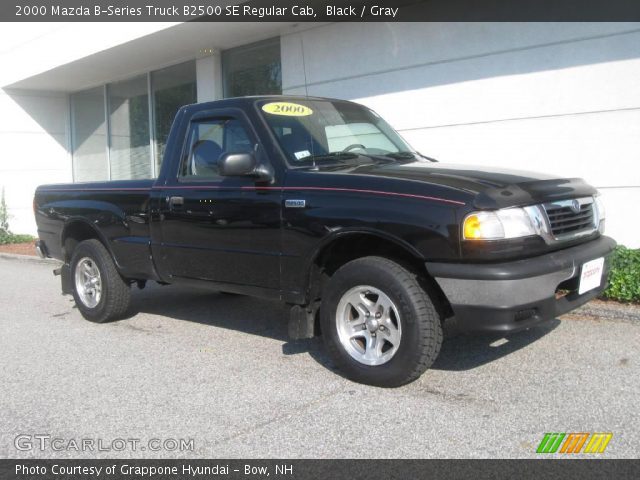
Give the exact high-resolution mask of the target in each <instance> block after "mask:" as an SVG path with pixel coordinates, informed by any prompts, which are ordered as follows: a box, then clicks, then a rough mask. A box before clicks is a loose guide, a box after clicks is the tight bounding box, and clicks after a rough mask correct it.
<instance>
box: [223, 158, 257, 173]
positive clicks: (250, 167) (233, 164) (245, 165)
mask: <svg viewBox="0 0 640 480" xmlns="http://www.w3.org/2000/svg"><path fill="white" fill-rule="evenodd" d="M255 170H256V157H255V156H254V155H253V153H249V152H242V153H225V154H224V155H222V157H220V159H219V160H218V171H219V173H220V175H223V176H226V177H238V176H245V175H253V174H255Z"/></svg>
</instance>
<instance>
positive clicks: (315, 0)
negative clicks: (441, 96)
mask: <svg viewBox="0 0 640 480" xmlns="http://www.w3.org/2000/svg"><path fill="white" fill-rule="evenodd" d="M0 21H3V22H34V21H35V22H91V21H99V22H109V21H114V22H122V21H135V22H144V21H153V22H166V21H176V22H185V21H208V22H340V21H345V22H360V21H366V22H372V21H381V22H426V21H483V22H485V21H640V2H639V1H638V0H396V1H388V0H387V1H384V0H381V1H375V0H365V1H363V0H353V1H348V0H347V1H343V0H334V1H331V0H285V1H276V0H253V1H247V2H242V1H236V2H232V1H226V2H225V1H217V0H13V1H11V0H5V1H3V2H0Z"/></svg>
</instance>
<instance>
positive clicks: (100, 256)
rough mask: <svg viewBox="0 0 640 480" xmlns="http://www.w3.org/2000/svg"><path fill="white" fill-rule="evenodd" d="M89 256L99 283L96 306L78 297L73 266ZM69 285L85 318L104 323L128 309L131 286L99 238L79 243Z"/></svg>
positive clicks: (75, 267) (72, 267)
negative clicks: (117, 268)
mask: <svg viewBox="0 0 640 480" xmlns="http://www.w3.org/2000/svg"><path fill="white" fill-rule="evenodd" d="M85 258H88V259H90V260H91V261H92V262H93V263H94V264H95V266H96V267H97V269H98V270H99V272H100V281H101V285H102V290H101V295H100V300H99V301H98V303H97V305H95V306H93V307H90V306H87V305H86V304H85V303H84V302H83V301H82V299H81V297H80V293H79V292H78V286H77V284H76V269H77V266H78V262H80V261H81V260H82V259H85ZM71 284H72V286H73V298H74V300H75V301H76V306H77V307H78V310H80V313H81V314H82V316H83V317H84V318H86V319H87V320H89V321H91V322H96V323H104V322H108V321H110V320H117V319H120V318H122V317H123V316H124V315H125V313H126V312H127V310H128V308H129V302H130V300H131V289H130V288H129V284H128V283H127V282H125V281H124V279H123V278H122V277H121V276H120V274H119V273H118V271H117V270H116V266H115V264H114V263H113V259H112V258H111V255H109V252H108V251H107V249H106V248H105V247H104V245H102V243H100V241H98V240H95V239H92V240H85V241H83V242H80V243H79V244H78V246H77V247H76V248H75V250H74V251H73V255H72V257H71Z"/></svg>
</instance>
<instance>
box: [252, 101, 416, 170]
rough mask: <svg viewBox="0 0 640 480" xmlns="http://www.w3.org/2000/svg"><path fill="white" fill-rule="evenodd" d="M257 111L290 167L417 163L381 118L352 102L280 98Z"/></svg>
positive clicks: (406, 147) (409, 149) (409, 148)
mask: <svg viewBox="0 0 640 480" xmlns="http://www.w3.org/2000/svg"><path fill="white" fill-rule="evenodd" d="M258 108H259V110H260V113H261V114H262V116H263V117H264V118H265V120H266V122H267V124H268V125H269V127H270V128H271V130H272V131H273V133H274V134H275V136H276V138H277V139H278V142H279V143H280V146H281V147H282V150H283V151H284V152H285V154H286V155H287V159H288V162H289V165H290V166H292V167H297V166H300V167H304V166H312V165H318V166H320V165H326V164H336V163H338V164H341V163H361V161H362V159H363V158H365V157H366V160H367V161H370V159H371V158H376V157H385V158H384V160H386V161H396V160H415V159H416V156H415V155H416V153H415V152H414V150H413V149H412V148H411V147H410V146H409V145H407V143H406V142H405V141H404V140H403V139H402V138H401V137H400V136H399V135H398V134H397V133H396V132H395V131H394V130H393V129H392V128H391V127H390V126H389V125H388V124H387V123H386V122H385V121H384V120H383V119H382V118H380V116H378V115H377V114H376V113H375V112H373V111H372V110H369V109H368V108H366V107H363V106H360V105H357V104H354V103H349V102H342V101H329V100H311V99H309V100H306V99H305V100H298V99H296V100H291V101H286V100H285V99H283V100H282V101H275V100H266V101H261V102H258Z"/></svg>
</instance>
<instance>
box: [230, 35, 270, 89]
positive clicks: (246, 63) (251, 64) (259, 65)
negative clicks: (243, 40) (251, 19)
mask: <svg viewBox="0 0 640 480" xmlns="http://www.w3.org/2000/svg"><path fill="white" fill-rule="evenodd" d="M222 72H223V77H224V82H223V85H224V96H225V97H242V96H246V95H280V94H281V93H282V65H281V61H280V38H279V37H278V38H274V39H271V40H266V41H264V42H258V43H253V44H251V45H244V46H242V47H238V48H233V49H230V50H225V51H224V52H222Z"/></svg>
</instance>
